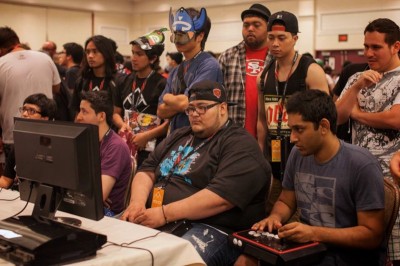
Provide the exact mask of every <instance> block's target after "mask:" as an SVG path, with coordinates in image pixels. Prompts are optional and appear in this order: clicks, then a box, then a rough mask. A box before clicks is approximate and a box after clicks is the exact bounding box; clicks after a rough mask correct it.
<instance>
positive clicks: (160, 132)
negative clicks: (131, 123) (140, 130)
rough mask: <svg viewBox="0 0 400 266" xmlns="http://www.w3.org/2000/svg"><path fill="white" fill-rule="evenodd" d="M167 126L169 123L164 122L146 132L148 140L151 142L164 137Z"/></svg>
mask: <svg viewBox="0 0 400 266" xmlns="http://www.w3.org/2000/svg"><path fill="white" fill-rule="evenodd" d="M168 125H169V121H168V120H165V121H164V122H163V123H162V124H161V125H159V126H157V127H155V128H153V129H150V130H148V131H146V135H147V138H148V140H152V139H154V138H158V137H161V136H165V135H166V134H167V131H168Z"/></svg>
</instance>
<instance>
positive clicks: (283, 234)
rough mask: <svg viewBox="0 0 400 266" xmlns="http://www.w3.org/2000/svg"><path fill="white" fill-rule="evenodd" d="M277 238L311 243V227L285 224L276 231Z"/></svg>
mask: <svg viewBox="0 0 400 266" xmlns="http://www.w3.org/2000/svg"><path fill="white" fill-rule="evenodd" d="M278 236H279V238H285V239H288V240H290V241H293V242H298V243H306V242H310V241H313V239H314V232H313V227H312V226H310V225H306V224H303V223H299V222H294V223H289V224H285V225H284V226H282V227H281V228H279V230H278Z"/></svg>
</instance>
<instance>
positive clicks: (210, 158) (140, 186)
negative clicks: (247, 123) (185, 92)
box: [122, 80, 271, 265]
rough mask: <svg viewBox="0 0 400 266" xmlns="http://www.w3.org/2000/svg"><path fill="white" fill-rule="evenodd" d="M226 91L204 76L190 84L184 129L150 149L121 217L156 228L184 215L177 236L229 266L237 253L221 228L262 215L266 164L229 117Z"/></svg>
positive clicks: (210, 262) (244, 224) (214, 261)
mask: <svg viewBox="0 0 400 266" xmlns="http://www.w3.org/2000/svg"><path fill="white" fill-rule="evenodd" d="M228 105H229V103H227V94H226V91H225V88H224V87H223V86H222V85H221V84H220V83H218V82H215V81H209V80H204V81H201V82H198V83H196V84H194V85H193V86H192V88H191V89H190V90H189V103H188V107H187V108H186V109H185V112H186V114H187V115H188V117H189V121H190V127H183V128H181V129H178V130H176V131H174V133H172V134H171V135H170V136H169V137H168V138H166V139H164V140H163V141H162V142H161V143H160V144H159V145H158V146H157V147H156V148H155V150H154V152H152V153H150V155H149V157H148V159H147V160H145V161H144V163H143V164H142V167H141V168H140V170H139V172H138V173H137V174H136V176H135V177H134V179H133V183H132V186H131V198H130V205H129V206H128V208H127V209H126V210H125V212H124V214H123V215H122V219H123V220H127V221H130V222H134V223H137V224H141V225H145V226H148V227H152V228H158V227H160V226H163V225H165V224H167V223H170V222H175V221H180V220H185V219H186V220H190V221H191V222H192V228H191V229H189V230H188V231H187V232H186V233H185V234H183V236H182V238H184V239H187V240H188V241H190V242H191V243H192V244H193V245H194V246H195V248H196V250H197V251H198V252H199V254H200V255H201V257H202V258H203V260H204V261H205V263H206V264H207V265H232V264H233V263H234V262H235V261H236V259H237V257H238V256H239V252H237V251H236V250H234V249H233V248H232V247H230V246H229V245H228V242H227V240H228V239H227V233H228V232H232V231H235V230H244V229H246V228H249V227H250V226H251V225H252V223H253V221H257V219H258V218H257V217H260V216H261V217H262V216H263V214H264V210H265V208H264V201H265V195H266V193H267V191H268V189H269V188H268V184H269V182H270V177H271V170H270V166H269V164H268V163H267V161H266V160H265V159H264V157H263V156H262V153H261V151H260V149H259V148H258V144H257V141H256V140H255V139H254V138H253V137H252V136H251V135H250V134H249V133H248V132H247V131H246V130H245V129H243V128H242V127H241V126H239V125H236V124H234V123H233V122H232V120H230V119H229V118H228Z"/></svg>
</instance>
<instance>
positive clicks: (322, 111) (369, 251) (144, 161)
mask: <svg viewBox="0 0 400 266" xmlns="http://www.w3.org/2000/svg"><path fill="white" fill-rule="evenodd" d="M241 19H242V21H243V26H242V36H243V40H241V41H240V42H239V43H238V44H237V45H235V46H233V47H230V48H228V49H227V50H226V51H224V52H223V53H221V55H219V57H218V58H215V57H214V56H213V55H212V54H211V53H209V52H207V51H205V45H206V42H207V38H208V35H209V32H210V29H211V20H210V18H209V17H208V15H207V10H206V9H205V8H201V9H195V8H185V7H181V8H179V9H178V10H177V11H175V12H172V10H171V12H170V14H169V27H170V32H171V36H170V41H171V42H172V43H174V44H175V47H176V50H177V52H174V53H166V56H167V58H168V59H167V62H168V66H167V67H166V68H165V71H160V69H161V67H160V57H161V56H162V54H163V52H164V42H165V40H166V38H165V37H166V36H165V31H166V28H160V29H156V30H154V31H152V32H150V33H148V34H145V35H143V36H139V37H137V38H135V39H134V40H132V41H131V42H130V44H131V51H132V53H131V56H130V58H131V62H130V63H131V64H130V65H129V66H125V65H124V64H123V60H121V55H120V54H119V53H118V51H117V49H118V47H117V44H116V42H115V41H113V40H112V39H109V38H108V37H106V36H102V35H94V36H90V37H89V38H88V39H87V40H86V42H85V43H84V45H83V46H81V45H80V44H77V43H74V42H69V43H65V44H64V45H63V46H62V50H61V51H59V52H57V46H56V44H55V43H54V42H51V41H46V42H45V43H44V44H43V47H42V50H41V51H33V50H30V49H29V47H26V46H25V45H23V44H22V43H21V42H20V40H19V37H18V35H17V33H16V32H15V31H14V30H12V29H11V28H9V27H0V128H1V142H0V143H1V145H0V146H1V152H2V153H4V154H5V158H6V164H5V169H4V171H2V176H1V177H0V187H2V188H16V189H18V168H16V165H17V164H18V162H16V161H15V153H14V148H13V143H14V139H13V133H12V132H13V120H14V117H16V116H21V117H23V118H26V119H45V120H65V121H70V122H71V123H72V122H76V123H89V124H94V125H97V126H98V129H99V140H100V143H99V145H100V158H101V180H102V189H103V201H104V211H105V214H106V215H107V216H111V217H115V218H118V219H122V220H125V221H127V222H132V223H137V224H141V225H144V226H148V227H152V228H160V227H162V226H164V225H166V224H168V223H171V222H177V221H183V220H184V221H186V222H188V223H190V224H191V226H190V227H188V228H187V231H186V232H184V233H183V234H182V235H181V237H182V238H184V239H187V240H188V241H190V242H191V243H192V244H193V246H194V247H195V248H196V250H197V251H198V252H199V254H200V255H201V257H202V259H203V260H204V262H205V263H206V264H207V265H237V266H238V265H259V264H260V263H261V264H262V262H260V261H258V259H257V258H254V257H251V256H249V255H246V254H241V253H240V251H239V250H238V249H235V248H234V247H233V246H231V245H229V243H228V238H227V235H228V234H230V233H232V232H235V231H240V230H245V229H250V228H252V229H253V230H265V231H269V232H272V231H274V232H275V231H277V232H278V236H279V237H280V238H285V239H288V240H290V241H294V242H300V243H305V242H309V241H319V242H322V243H324V244H326V246H327V252H326V253H325V255H324V256H323V258H322V260H321V261H320V262H319V264H318V265H394V266H396V265H397V266H398V265H400V218H399V217H398V218H397V220H396V223H395V225H394V227H393V231H392V234H391V237H390V240H389V244H388V245H386V244H385V243H386V242H385V241H384V234H385V230H386V228H384V222H383V220H384V219H383V217H384V211H385V202H384V188H383V183H384V182H383V181H384V178H389V179H391V180H392V182H394V183H396V184H397V185H398V184H399V183H400V131H399V129H400V114H399V115H396V113H399V112H400V107H399V106H400V104H399V103H400V96H399V91H400V90H399V88H400V59H399V50H400V29H399V26H398V25H397V24H396V23H395V22H393V21H392V20H390V19H387V18H378V19H375V20H373V21H371V22H369V23H368V25H366V27H365V30H364V43H363V45H364V56H365V59H366V61H367V63H365V64H350V65H348V66H346V67H345V68H344V69H343V71H342V73H341V75H340V76H339V78H338V80H337V81H336V80H333V79H332V77H330V76H329V75H330V74H331V71H332V69H330V68H329V67H328V66H325V67H321V65H319V64H318V62H317V61H316V60H314V58H313V57H312V56H310V55H306V54H300V53H299V52H298V51H296V49H295V45H296V42H297V41H298V39H299V32H300V29H299V25H298V20H297V17H296V15H295V14H293V13H290V12H288V11H278V12H275V13H271V12H270V10H269V9H268V8H267V7H266V6H264V5H262V4H253V5H251V6H250V7H249V8H248V9H246V10H243V12H242V13H241ZM360 45H362V44H360ZM53 59H57V60H56V61H53ZM328 76H329V78H328ZM350 132H351V134H350ZM132 178H133V180H131V179H132ZM129 184H131V186H130V187H129ZM127 192H129V193H127ZM125 195H129V198H125Z"/></svg>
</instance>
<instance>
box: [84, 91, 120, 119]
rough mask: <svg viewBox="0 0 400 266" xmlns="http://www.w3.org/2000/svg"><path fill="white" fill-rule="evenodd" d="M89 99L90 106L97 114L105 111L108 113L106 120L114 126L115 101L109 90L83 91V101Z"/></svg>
mask: <svg viewBox="0 0 400 266" xmlns="http://www.w3.org/2000/svg"><path fill="white" fill-rule="evenodd" d="M83 100H85V101H88V102H89V103H90V107H91V108H92V109H93V110H94V112H95V113H96V114H98V113H100V112H104V113H105V114H106V122H107V124H108V125H109V126H112V124H113V121H112V116H113V103H112V101H111V98H110V95H109V92H107V91H82V92H81V101H83Z"/></svg>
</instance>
